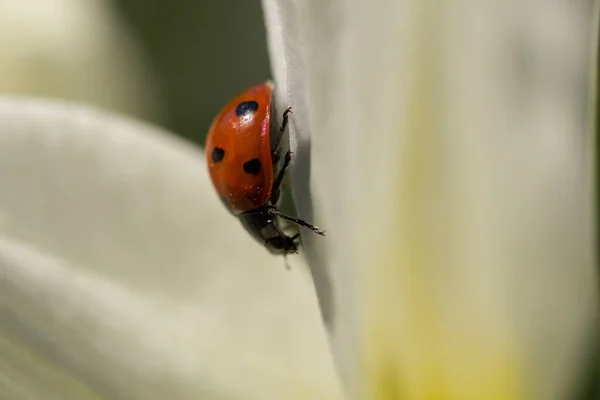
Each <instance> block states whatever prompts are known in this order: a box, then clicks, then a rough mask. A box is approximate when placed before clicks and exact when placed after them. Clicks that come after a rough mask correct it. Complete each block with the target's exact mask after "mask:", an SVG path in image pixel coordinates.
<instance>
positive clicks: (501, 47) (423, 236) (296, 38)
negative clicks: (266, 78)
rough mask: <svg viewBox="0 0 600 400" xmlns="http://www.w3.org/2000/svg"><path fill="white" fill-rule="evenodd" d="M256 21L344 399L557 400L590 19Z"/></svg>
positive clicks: (481, 5) (588, 273)
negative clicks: (311, 229) (283, 111)
mask: <svg viewBox="0 0 600 400" xmlns="http://www.w3.org/2000/svg"><path fill="white" fill-rule="evenodd" d="M263 6H264V9H265V13H266V16H267V27H268V33H269V34H268V37H269V44H270V50H271V57H272V66H273V70H274V76H275V83H276V86H277V87H278V95H279V100H280V102H281V103H282V104H281V106H280V108H281V107H282V106H283V105H291V106H293V107H294V118H293V121H292V123H291V132H292V137H291V147H292V150H295V154H296V159H295V164H294V170H293V175H292V178H293V184H294V194H295V198H296V201H297V204H298V209H299V212H300V216H301V217H305V218H307V219H310V220H312V221H314V222H315V223H317V224H318V225H319V226H320V227H323V228H324V229H326V230H327V233H328V236H327V238H326V239H325V240H322V239H321V238H313V237H312V236H310V235H305V239H309V240H308V241H306V246H305V247H306V248H305V251H306V252H307V257H308V260H309V261H310V266H311V269H312V271H313V274H314V275H315V284H316V286H317V289H318V292H319V296H320V303H321V308H322V311H323V315H324V320H325V322H326V324H327V325H328V327H329V331H330V335H331V341H332V345H333V349H334V352H335V356H336V360H337V365H338V368H339V371H340V373H341V376H342V379H343V381H344V383H345V387H346V390H347V392H348V394H349V395H350V396H351V397H353V398H365V399H444V400H446V399H447V400H450V399H457V400H458V399H460V400H469V399H473V400H475V399H484V398H485V399H511V400H517V399H545V400H551V399H567V398H571V397H569V395H568V394H572V393H573V391H574V390H575V389H576V385H577V384H578V383H580V382H579V381H577V379H576V378H577V377H578V376H579V375H580V374H581V373H582V371H583V372H584V371H585V366H586V361H588V360H589V358H590V357H591V355H592V354H593V352H594V350H595V347H590V343H592V339H593V338H594V337H595V335H596V333H597V330H596V329H597V326H596V324H595V323H596V321H595V320H596V318H595V317H596V313H597V311H598V309H597V295H598V290H597V289H598V288H597V282H598V277H597V273H596V270H595V262H594V246H595V242H594V238H593V231H594V211H593V210H594V207H595V204H594V188H593V185H594V184H593V182H594V179H595V178H594V172H593V171H594V160H595V155H594V154H593V151H594V150H593V149H594V146H593V142H594V139H593V123H592V121H593V110H594V108H593V107H592V106H593V104H594V103H593V101H591V100H592V99H593V98H594V87H595V84H594V82H595V80H594V78H593V75H594V73H595V68H596V67H595V62H596V49H597V46H598V43H597V41H596V40H597V38H598V31H597V27H598V14H599V7H598V1H594V2H591V1H587V2H577V3H574V2H542V1H537V2H528V3H523V2H517V1H507V2H506V1H496V0H489V1H474V0H461V1H453V2H433V3H432V2H410V1H397V0H396V1H392V0H379V1H366V0H349V1H318V2H317V1H312V2H305V1H277V0H263ZM590 92H591V93H590Z"/></svg>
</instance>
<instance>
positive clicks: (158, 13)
mask: <svg viewBox="0 0 600 400" xmlns="http://www.w3.org/2000/svg"><path fill="white" fill-rule="evenodd" d="M115 6H116V9H117V10H118V12H120V13H121V16H122V17H123V19H124V21H125V22H126V23H127V24H129V26H130V27H131V31H132V33H133V34H134V35H135V37H136V38H137V39H138V42H139V44H140V45H141V47H142V49H143V51H144V53H145V55H146V57H147V59H148V61H149V62H150V63H151V64H152V67H153V69H154V72H155V76H156V79H157V89H158V93H159V95H160V98H161V100H162V102H163V104H162V105H163V112H164V114H163V118H162V120H160V121H156V122H158V123H160V124H161V125H164V126H165V127H167V128H168V129H170V130H172V131H173V132H176V133H177V134H179V135H181V136H183V137H185V138H187V139H189V140H191V141H193V142H196V143H199V144H202V145H203V143H204V138H205V136H206V133H207V129H208V126H209V124H210V121H211V120H212V117H213V116H214V115H215V114H216V113H217V112H218V110H219V109H220V108H221V107H222V106H223V105H224V104H225V103H227V102H228V101H229V100H230V99H231V98H232V97H233V96H234V95H236V94H237V93H238V92H241V91H242V90H243V89H245V88H246V87H249V86H251V85H254V84H256V83H259V82H262V81H264V80H266V79H267V78H269V76H270V73H269V60H268V55H267V49H266V42H265V28H264V25H263V16H262V8H261V4H260V1H258V0H250V1H244V0H238V1H194V0H172V1H169V2H164V1H159V0H115Z"/></svg>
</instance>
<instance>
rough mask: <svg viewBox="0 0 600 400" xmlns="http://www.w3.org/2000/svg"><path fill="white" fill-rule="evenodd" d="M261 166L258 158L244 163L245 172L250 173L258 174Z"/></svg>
mask: <svg viewBox="0 0 600 400" xmlns="http://www.w3.org/2000/svg"><path fill="white" fill-rule="evenodd" d="M260 168H261V165H260V160H259V159H258V158H253V159H252V160H250V161H246V162H245V163H244V172H245V173H247V174H250V175H258V173H259V172H260Z"/></svg>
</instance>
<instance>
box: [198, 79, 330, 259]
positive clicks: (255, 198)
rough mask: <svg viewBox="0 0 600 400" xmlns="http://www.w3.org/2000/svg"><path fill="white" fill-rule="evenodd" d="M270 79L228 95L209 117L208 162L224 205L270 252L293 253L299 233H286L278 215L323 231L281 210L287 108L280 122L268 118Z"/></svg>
mask: <svg viewBox="0 0 600 400" xmlns="http://www.w3.org/2000/svg"><path fill="white" fill-rule="evenodd" d="M272 95H273V84H272V83H271V82H269V81H267V82H264V83H261V84H259V85H256V86H253V87H251V88H249V89H247V90H245V91H244V92H242V93H240V94H239V95H238V96H236V97H235V98H234V99H233V100H231V101H230V102H229V103H228V104H227V105H226V106H225V107H224V108H223V109H222V110H221V111H220V112H219V114H217V116H216V117H215V119H214V120H213V122H212V124H211V126H210V130H209V132H208V136H207V138H206V146H205V149H206V161H207V163H208V171H209V173H210V177H211V179H212V182H213V185H214V187H215V189H216V191H217V194H218V195H219V197H220V198H221V201H222V202H223V204H224V205H225V207H227V209H228V210H229V211H230V212H231V213H232V214H233V215H235V216H237V217H238V218H239V219H240V222H241V223H242V225H243V226H244V228H246V230H247V231H248V232H249V233H250V235H252V237H253V238H254V239H256V240H257V241H258V242H260V243H261V244H263V245H264V246H265V247H266V248H267V249H268V250H269V251H270V252H271V253H273V254H283V255H286V254H289V253H297V252H298V246H299V242H300V234H296V235H293V236H288V235H287V234H286V233H285V232H284V231H283V230H282V228H281V226H280V220H281V219H283V220H286V221H290V222H293V223H295V224H297V225H300V226H304V227H306V228H308V229H310V230H311V231H313V232H314V233H317V234H319V235H324V234H325V233H324V232H323V231H321V230H320V229H319V228H317V227H316V226H314V225H312V224H309V223H308V222H306V221H303V220H301V219H298V218H295V217H291V216H289V215H285V214H283V213H282V212H281V211H280V210H279V203H280V194H281V185H282V182H283V178H284V176H285V172H286V169H287V168H288V167H289V165H290V161H291V152H290V151H287V152H286V154H285V157H284V161H283V165H282V167H281V168H277V165H278V163H279V160H280V156H281V148H280V144H281V138H282V136H283V133H284V131H285V127H286V125H287V122H288V114H289V113H290V112H291V108H288V109H287V110H285V112H284V113H283V123H282V125H281V127H280V128H277V127H275V123H274V122H275V118H272V115H273V114H272V107H273V102H272Z"/></svg>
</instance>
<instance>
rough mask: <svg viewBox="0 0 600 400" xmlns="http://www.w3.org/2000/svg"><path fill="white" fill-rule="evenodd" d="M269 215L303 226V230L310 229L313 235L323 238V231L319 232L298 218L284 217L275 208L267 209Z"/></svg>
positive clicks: (316, 228)
mask: <svg viewBox="0 0 600 400" xmlns="http://www.w3.org/2000/svg"><path fill="white" fill-rule="evenodd" d="M269 214H271V215H273V216H277V217H279V218H281V219H285V220H286V221H290V222H293V223H295V224H296V225H300V226H303V227H305V228H308V229H310V230H311V231H313V232H314V233H316V234H317V235H321V236H325V231H322V230H320V229H319V228H318V227H316V226H314V225H312V224H309V223H308V222H306V221H304V220H302V219H299V218H295V217H291V216H289V215H285V214H283V213H282V212H281V211H279V210H278V209H277V208H275V207H269Z"/></svg>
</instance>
